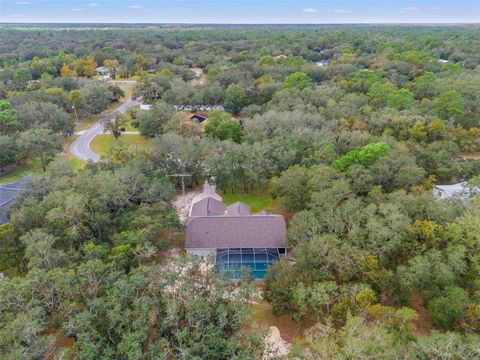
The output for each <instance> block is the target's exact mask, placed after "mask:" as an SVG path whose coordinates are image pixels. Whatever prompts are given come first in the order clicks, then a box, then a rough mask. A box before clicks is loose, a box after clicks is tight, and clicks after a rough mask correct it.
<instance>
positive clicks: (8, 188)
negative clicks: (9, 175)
mask: <svg viewBox="0 0 480 360" xmlns="http://www.w3.org/2000/svg"><path fill="white" fill-rule="evenodd" d="M31 182H32V180H31V179H30V178H29V177H25V178H23V179H22V180H19V181H16V182H14V183H10V184H5V185H1V186H0V224H6V223H7V222H8V217H7V215H8V209H9V208H10V207H11V206H12V205H13V203H14V202H15V199H16V198H17V195H18V193H19V192H20V191H21V190H23V189H25V188H26V187H27V186H28V185H30V183H31Z"/></svg>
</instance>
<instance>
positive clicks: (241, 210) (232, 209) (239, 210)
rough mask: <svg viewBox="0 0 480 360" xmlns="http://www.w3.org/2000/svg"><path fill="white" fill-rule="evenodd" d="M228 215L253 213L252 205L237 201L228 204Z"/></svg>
mask: <svg viewBox="0 0 480 360" xmlns="http://www.w3.org/2000/svg"><path fill="white" fill-rule="evenodd" d="M227 215H228V216H247V215H251V212H250V206H248V205H247V204H244V203H242V202H236V203H234V204H232V205H229V206H227Z"/></svg>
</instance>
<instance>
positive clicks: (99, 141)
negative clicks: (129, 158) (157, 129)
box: [90, 134, 150, 155]
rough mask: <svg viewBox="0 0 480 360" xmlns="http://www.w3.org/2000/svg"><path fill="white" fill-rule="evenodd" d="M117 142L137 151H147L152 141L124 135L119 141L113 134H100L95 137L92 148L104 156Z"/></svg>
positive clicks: (142, 137)
mask: <svg viewBox="0 0 480 360" xmlns="http://www.w3.org/2000/svg"><path fill="white" fill-rule="evenodd" d="M115 141H120V142H123V143H124V144H127V145H128V147H129V148H130V149H131V150H133V151H135V150H146V149H147V148H148V145H149V143H150V139H148V138H146V137H144V136H142V135H122V136H121V137H120V138H119V139H118V140H116V139H115V137H114V136H113V135H111V134H100V135H97V136H95V138H94V139H93V141H92V143H91V144H90V147H91V148H92V150H93V151H95V152H96V153H97V154H100V155H104V154H106V153H107V152H108V150H110V148H111V147H112V146H113V145H114V144H115Z"/></svg>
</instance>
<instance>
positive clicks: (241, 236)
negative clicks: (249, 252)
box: [185, 215, 287, 249]
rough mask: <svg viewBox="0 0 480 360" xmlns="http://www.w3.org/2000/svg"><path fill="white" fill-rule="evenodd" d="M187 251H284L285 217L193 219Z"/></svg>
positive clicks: (190, 225) (189, 223)
mask: <svg viewBox="0 0 480 360" xmlns="http://www.w3.org/2000/svg"><path fill="white" fill-rule="evenodd" d="M186 225H187V229H186V237H185V248H187V249H208V248H265V247H267V248H270V247H271V248H284V247H286V237H287V228H286V224H285V219H284V218H283V216H281V215H268V216H208V217H191V218H189V219H188V221H187V224H186Z"/></svg>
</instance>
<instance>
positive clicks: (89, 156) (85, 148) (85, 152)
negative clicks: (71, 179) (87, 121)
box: [70, 99, 140, 162]
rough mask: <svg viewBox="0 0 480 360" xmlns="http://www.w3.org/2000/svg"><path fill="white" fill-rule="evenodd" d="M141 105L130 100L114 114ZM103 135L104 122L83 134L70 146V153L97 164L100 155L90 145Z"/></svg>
mask: <svg viewBox="0 0 480 360" xmlns="http://www.w3.org/2000/svg"><path fill="white" fill-rule="evenodd" d="M139 104H140V103H139V102H138V101H137V100H132V99H128V100H126V101H125V102H124V103H123V104H122V105H120V106H119V107H118V108H117V109H116V110H115V111H114V112H115V113H121V114H123V113H124V112H126V111H128V110H129V109H130V108H132V107H134V106H135V105H139ZM102 133H103V125H102V122H98V123H96V124H95V125H93V126H92V127H91V128H89V129H88V130H87V131H85V132H83V133H82V134H81V135H80V136H79V137H78V138H76V139H75V141H74V142H73V143H72V144H71V145H70V153H71V154H72V155H73V156H74V157H76V158H77V159H80V160H83V161H87V162H88V161H91V162H97V161H99V160H100V155H98V154H97V153H96V152H94V151H93V150H92V149H90V143H91V142H92V140H93V138H94V137H95V136H97V135H100V134H102Z"/></svg>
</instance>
